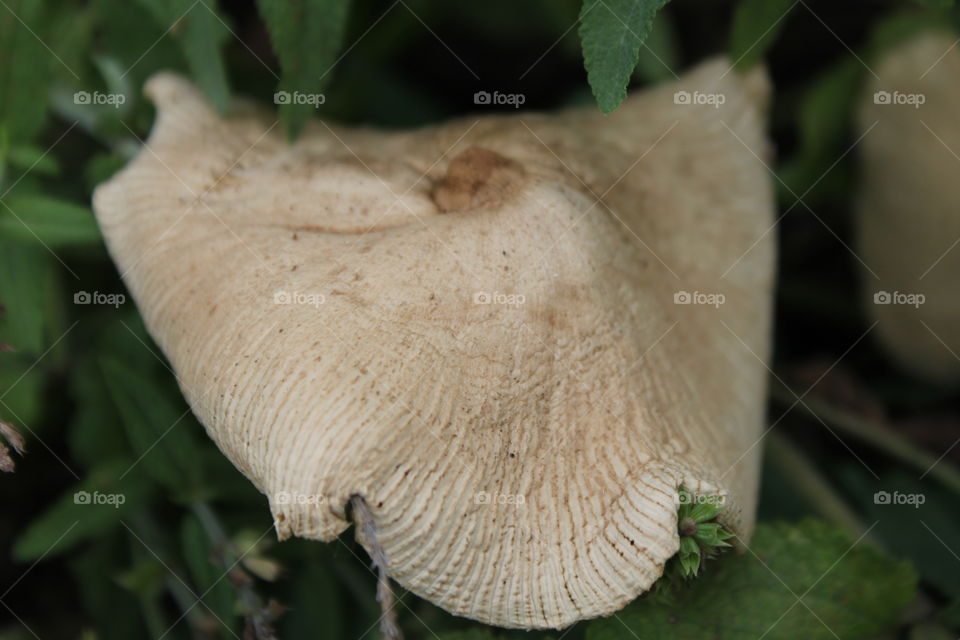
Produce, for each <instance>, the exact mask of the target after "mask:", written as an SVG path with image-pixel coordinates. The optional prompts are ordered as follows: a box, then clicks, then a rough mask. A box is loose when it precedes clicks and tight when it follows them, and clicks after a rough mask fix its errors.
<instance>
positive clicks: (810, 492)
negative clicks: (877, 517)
mask: <svg viewBox="0 0 960 640" xmlns="http://www.w3.org/2000/svg"><path fill="white" fill-rule="evenodd" d="M766 440H767V441H766V450H767V454H768V455H769V456H770V458H771V460H772V461H773V463H774V464H775V465H776V466H777V468H778V469H779V470H780V471H782V472H783V475H784V476H785V477H786V478H788V479H789V481H790V482H792V483H793V485H794V487H795V488H796V490H797V492H798V493H799V494H800V495H801V496H802V497H803V499H804V500H805V501H806V502H807V504H808V505H809V506H810V507H811V508H813V509H814V510H815V511H816V512H817V513H818V514H820V516H822V517H823V518H825V519H826V520H829V521H830V522H832V523H834V524H835V525H837V526H838V527H840V528H841V529H843V530H844V531H846V532H847V533H849V534H850V535H851V536H853V538H854V539H858V538H859V537H860V536H862V535H863V532H864V531H866V530H867V527H866V525H865V524H864V523H863V521H862V520H860V518H858V517H857V514H856V513H855V512H854V511H853V509H851V508H850V507H849V506H847V503H846V502H844V500H843V498H841V497H840V496H839V495H838V494H837V493H836V492H835V491H834V490H833V489H832V488H831V487H830V484H829V483H828V482H827V481H826V480H824V478H823V476H822V475H821V474H820V472H818V471H817V469H816V467H815V466H814V465H813V464H812V463H811V462H810V460H809V458H807V456H806V455H804V454H803V452H802V451H800V449H799V448H797V446H796V445H794V444H793V442H791V441H790V440H789V439H787V438H786V437H784V436H782V435H780V434H779V433H770V434H769V435H768V436H767V439H766ZM867 539H868V540H870V541H871V542H872V543H873V544H874V545H876V546H880V545H879V542H878V541H877V540H876V538H873V537H872V536H869V535H868V536H867Z"/></svg>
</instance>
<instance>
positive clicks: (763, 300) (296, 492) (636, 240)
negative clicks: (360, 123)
mask: <svg viewBox="0 0 960 640" xmlns="http://www.w3.org/2000/svg"><path fill="white" fill-rule="evenodd" d="M764 87H765V84H764V81H763V78H762V77H759V76H756V75H754V76H750V77H748V78H746V79H745V78H743V77H739V76H738V75H737V74H735V73H733V72H729V71H728V65H727V63H726V62H724V61H715V62H711V63H708V64H705V65H703V66H701V67H699V68H698V69H696V70H695V71H693V72H692V73H690V74H689V75H687V76H685V77H684V78H682V79H681V80H679V81H678V82H676V83H674V84H671V85H669V86H664V87H661V88H658V89H655V90H653V91H650V92H648V93H643V94H639V95H636V96H634V97H632V98H630V99H629V100H628V101H627V102H626V103H625V104H624V105H623V106H622V107H621V108H620V109H619V110H618V111H617V112H616V113H614V114H613V115H611V116H603V115H601V114H599V113H598V112H597V111H596V110H595V109H593V108H590V109H583V110H570V111H564V112H560V113H558V114H552V115H546V114H537V113H521V114H518V115H511V116H483V117H477V118H464V119H460V120H455V121H452V122H449V123H447V124H443V125H440V126H433V127H427V128H423V129H418V130H415V131H409V132H385V131H379V130H370V129H350V128H341V127H335V126H332V125H327V124H325V123H322V122H316V123H312V124H311V126H310V128H308V130H307V132H306V133H305V134H304V135H303V136H302V138H301V139H300V140H299V141H298V142H297V143H296V144H295V145H292V146H290V145H288V144H287V143H286V142H285V140H284V139H283V138H282V136H281V135H280V133H279V131H278V130H277V128H275V127H274V126H273V125H274V124H275V122H274V119H273V118H272V117H270V116H267V115H265V114H257V113H254V112H252V111H251V110H250V109H245V110H244V112H243V113H239V114H237V115H236V116H234V117H231V118H229V119H221V118H220V117H218V116H217V115H216V114H215V113H214V112H213V111H212V110H211V108H210V107H209V106H208V105H207V104H205V103H204V101H203V99H202V98H201V96H200V94H199V93H198V92H197V90H196V89H194V88H193V87H192V86H191V85H190V84H188V83H187V82H186V81H184V80H182V79H180V78H178V77H175V76H172V75H159V76H157V77H155V78H153V79H152V80H151V81H150V82H149V84H148V85H147V93H148V95H149V96H150V97H151V98H152V99H153V100H154V101H155V103H156V105H157V108H158V116H157V122H156V125H155V126H154V129H153V132H152V133H151V135H150V139H149V141H148V143H147V145H146V148H145V149H144V150H143V151H142V152H141V153H140V154H139V156H138V157H137V158H136V159H135V160H134V161H133V162H132V163H131V164H130V165H129V166H128V167H127V168H126V169H124V170H123V171H122V172H121V173H119V174H118V175H117V176H116V177H114V178H113V179H112V180H111V181H110V182H108V183H106V184H104V185H102V186H101V187H100V188H99V189H97V192H96V194H95V197H94V205H95V208H96V212H97V217H98V219H99V221H100V224H101V226H102V228H103V231H104V234H105V236H106V238H107V241H108V245H109V248H110V251H111V253H112V255H113V257H114V259H115V261H116V263H117V265H118V267H119V269H120V271H121V273H122V274H123V277H124V279H125V281H126V283H127V285H128V286H129V289H130V291H131V292H132V294H133V296H134V298H135V299H136V301H137V304H138V306H139V308H140V310H141V312H142V314H143V316H144V319H145V321H146V323H147V326H148V327H149V329H150V331H151V333H152V335H153V336H154V337H155V338H156V340H157V342H158V343H159V345H160V346H161V347H162V349H163V351H164V353H165V354H166V355H167V357H168V358H169V360H170V362H171V363H172V365H173V368H174V369H175V371H176V373H177V375H178V377H179V380H180V384H181V387H182V389H183V392H184V394H185V395H186V397H187V399H188V401H189V402H190V405H191V406H192V407H193V410H194V411H195V412H196V414H197V416H198V417H199V418H200V420H201V422H202V423H203V424H204V425H205V426H206V429H207V431H208V433H209V434H210V437H212V438H213V439H214V440H215V441H216V443H217V444H218V446H219V447H220V448H221V449H222V450H223V452H224V453H225V454H226V455H227V456H228V457H229V458H230V460H232V461H233V463H234V464H235V465H236V466H237V467H238V468H239V469H240V470H241V471H242V472H243V473H244V474H246V475H247V477H249V478H250V480H251V481H252V482H253V483H254V484H255V485H256V486H257V487H258V488H259V489H260V490H261V491H263V492H264V493H265V494H266V495H267V496H268V497H269V500H270V508H271V510H272V512H273V514H274V518H275V523H276V528H277V531H278V534H279V535H280V537H281V538H285V537H287V536H291V535H296V536H303V537H307V538H315V539H320V540H331V539H333V538H334V537H335V536H337V535H338V534H340V533H341V532H342V531H344V529H346V528H347V527H348V525H349V522H348V519H347V517H348V516H347V513H346V509H345V505H346V504H347V503H348V501H349V500H350V498H351V496H353V495H359V496H362V497H363V498H364V499H365V501H366V503H367V504H368V505H369V506H370V510H371V512H372V514H373V518H374V520H375V524H376V528H377V531H378V543H379V544H380V545H382V548H383V550H384V551H385V553H386V557H387V561H388V562H389V567H390V573H391V575H392V576H393V577H394V578H395V579H396V580H397V581H398V582H399V583H400V584H402V585H403V586H405V587H407V588H409V589H411V590H412V591H414V592H415V593H417V594H419V595H421V596H423V597H425V598H428V599H429V600H432V601H433V602H435V603H436V604H438V605H440V606H442V607H444V608H445V609H447V610H449V611H451V612H453V613H456V614H460V615H464V616H468V617H471V618H475V619H477V620H481V621H483V622H486V623H490V624H495V625H500V626H506V627H523V628H533V627H538V628H543V627H561V626H564V625H568V624H570V623H573V622H575V621H577V620H580V619H583V618H589V617H593V616H597V615H602V614H608V613H610V612H612V611H615V610H616V609H618V608H620V607H622V606H623V605H624V604H626V603H627V602H628V601H630V600H631V599H633V598H634V597H636V596H637V595H638V594H640V593H642V592H643V591H644V590H646V589H647V588H649V587H650V586H651V585H652V584H653V582H654V581H655V580H656V579H657V578H658V577H659V576H660V575H661V573H662V570H663V565H664V562H665V561H666V560H667V559H668V558H669V557H670V556H671V555H673V554H674V553H675V552H676V551H677V548H678V537H677V523H676V509H677V495H678V494H677V490H678V487H679V486H680V485H681V484H684V485H685V486H686V487H687V488H688V489H689V490H690V491H691V492H693V493H697V494H701V495H726V496H727V504H728V508H727V509H726V510H725V511H724V516H723V517H724V518H725V524H726V526H728V527H729V528H731V529H732V530H733V531H735V532H736V533H737V534H739V535H740V536H741V537H744V538H746V537H748V536H749V535H750V533H751V530H752V528H753V519H754V508H755V500H756V489H757V473H758V458H759V451H758V448H757V447H756V446H755V444H756V441H757V439H758V437H759V435H760V429H761V424H762V422H763V416H764V386H765V385H764V383H765V378H766V373H767V371H766V368H765V365H764V360H765V359H766V357H767V354H768V347H769V333H770V306H771V287H772V282H771V281H772V275H773V258H774V247H773V241H772V238H771V233H770V229H771V226H772V218H773V215H772V212H773V196H772V190H771V188H770V184H769V180H768V175H767V169H766V168H765V167H764V164H763V161H762V160H761V159H760V158H761V157H762V156H764V155H765V153H766V142H765V139H764V135H763V118H762V116H761V114H760V112H761V111H762V106H760V104H759V103H760V102H762V100H763V97H762V94H763V93H764V91H765V88H764ZM678 92H680V93H678ZM683 92H686V94H684V93H683ZM704 95H706V96H714V99H712V100H711V99H709V98H701V97H698V96H704ZM716 96H722V99H718V98H716ZM598 198H599V201H598ZM364 542H365V543H366V542H369V541H366V540H364Z"/></svg>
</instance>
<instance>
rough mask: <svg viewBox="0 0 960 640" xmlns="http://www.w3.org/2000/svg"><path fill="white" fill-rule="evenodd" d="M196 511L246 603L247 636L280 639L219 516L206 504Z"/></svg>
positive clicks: (262, 639)
mask: <svg viewBox="0 0 960 640" xmlns="http://www.w3.org/2000/svg"><path fill="white" fill-rule="evenodd" d="M193 512H194V514H195V515H196V516H197V519H199V520H200V524H201V525H202V526H203V528H204V530H205V531H206V532H207V536H209V537H210V540H211V541H212V542H213V545H214V548H216V550H217V556H218V558H219V560H220V562H221V564H222V565H223V567H224V569H227V570H228V571H229V572H230V575H229V578H230V583H231V584H232V585H233V587H234V589H236V591H237V595H239V596H240V601H241V602H242V603H243V608H244V610H245V611H246V615H245V618H246V625H247V629H246V632H245V634H244V635H245V636H247V637H250V638H253V639H254V640H277V636H276V634H275V632H274V630H273V626H272V624H271V620H272V616H271V614H270V612H269V611H268V610H267V607H266V606H264V604H263V601H262V600H261V599H260V596H259V595H258V594H257V592H256V588H255V587H256V585H255V584H254V581H253V578H251V577H250V575H249V574H248V573H247V572H246V571H244V570H243V568H242V567H241V566H240V560H241V558H240V557H239V555H238V554H237V553H236V552H235V551H234V549H233V542H232V541H231V540H230V539H229V538H228V537H227V533H226V531H225V530H224V528H223V526H222V525H221V524H220V520H219V519H218V518H217V514H216V513H214V511H213V509H211V508H210V505H208V504H207V503H206V502H196V503H194V504H193Z"/></svg>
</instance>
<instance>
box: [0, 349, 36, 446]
mask: <svg viewBox="0 0 960 640" xmlns="http://www.w3.org/2000/svg"><path fill="white" fill-rule="evenodd" d="M35 364H36V357H35V356H27V355H21V354H17V353H3V354H0V420H6V421H7V422H9V423H11V424H13V425H14V426H15V427H18V428H20V429H21V431H22V433H23V436H24V437H26V438H27V440H28V442H29V440H30V438H31V432H33V431H34V430H35V429H36V428H37V418H38V417H39V416H40V412H41V410H42V408H43V404H44V403H43V392H44V386H43V382H44V371H43V370H42V369H41V368H40V367H37V366H34V365H35ZM24 425H25V428H24ZM28 446H29V445H28Z"/></svg>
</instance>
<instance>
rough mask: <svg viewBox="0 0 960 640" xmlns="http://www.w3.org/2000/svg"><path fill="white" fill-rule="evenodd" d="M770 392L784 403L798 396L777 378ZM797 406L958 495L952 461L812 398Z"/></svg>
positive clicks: (959, 482)
mask: <svg viewBox="0 0 960 640" xmlns="http://www.w3.org/2000/svg"><path fill="white" fill-rule="evenodd" d="M771 395H772V396H773V398H774V399H775V400H777V401H778V402H781V403H783V404H786V405H793V404H794V403H795V402H797V397H798V396H797V395H795V394H794V393H793V391H792V390H791V389H790V388H789V387H787V386H786V385H784V384H782V383H780V382H778V381H774V383H773V385H772V389H771ZM797 407H798V408H799V409H800V410H801V411H803V412H804V413H807V414H809V415H811V416H814V417H815V418H816V417H819V418H820V419H822V420H823V421H824V422H827V423H829V424H831V425H833V426H835V427H837V428H838V429H840V430H841V431H843V432H844V433H847V434H849V435H851V436H854V437H855V438H858V439H859V440H862V441H863V442H866V443H867V444H869V445H871V446H873V447H876V448H877V449H879V450H881V451H883V452H884V453H886V454H888V455H890V456H891V457H893V458H897V459H898V460H900V461H902V462H904V463H906V464H909V465H910V466H912V467H914V468H916V469H919V470H920V471H921V472H922V473H923V476H921V477H924V476H928V475H929V476H930V477H932V478H936V479H937V480H939V481H940V482H941V483H942V484H943V485H944V486H946V487H948V488H950V489H951V490H952V491H954V492H955V493H957V494H960V470H958V469H957V468H956V467H955V466H954V465H953V463H951V462H950V461H948V460H946V459H944V458H942V457H941V458H936V457H935V456H933V455H932V454H930V453H928V452H927V451H925V450H924V449H922V448H920V447H918V446H916V445H915V444H913V443H912V442H911V441H910V440H908V439H907V438H905V437H903V436H902V435H900V434H899V433H897V432H896V431H894V430H893V429H891V428H890V427H888V426H887V425H884V424H881V423H878V422H876V421H871V420H865V419H863V418H861V417H860V416H857V415H854V414H853V413H850V412H848V411H844V410H843V409H838V408H836V407H834V406H832V405H830V404H829V403H827V402H823V401H821V400H817V399H815V398H804V399H803V401H802V402H799V403H797Z"/></svg>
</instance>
